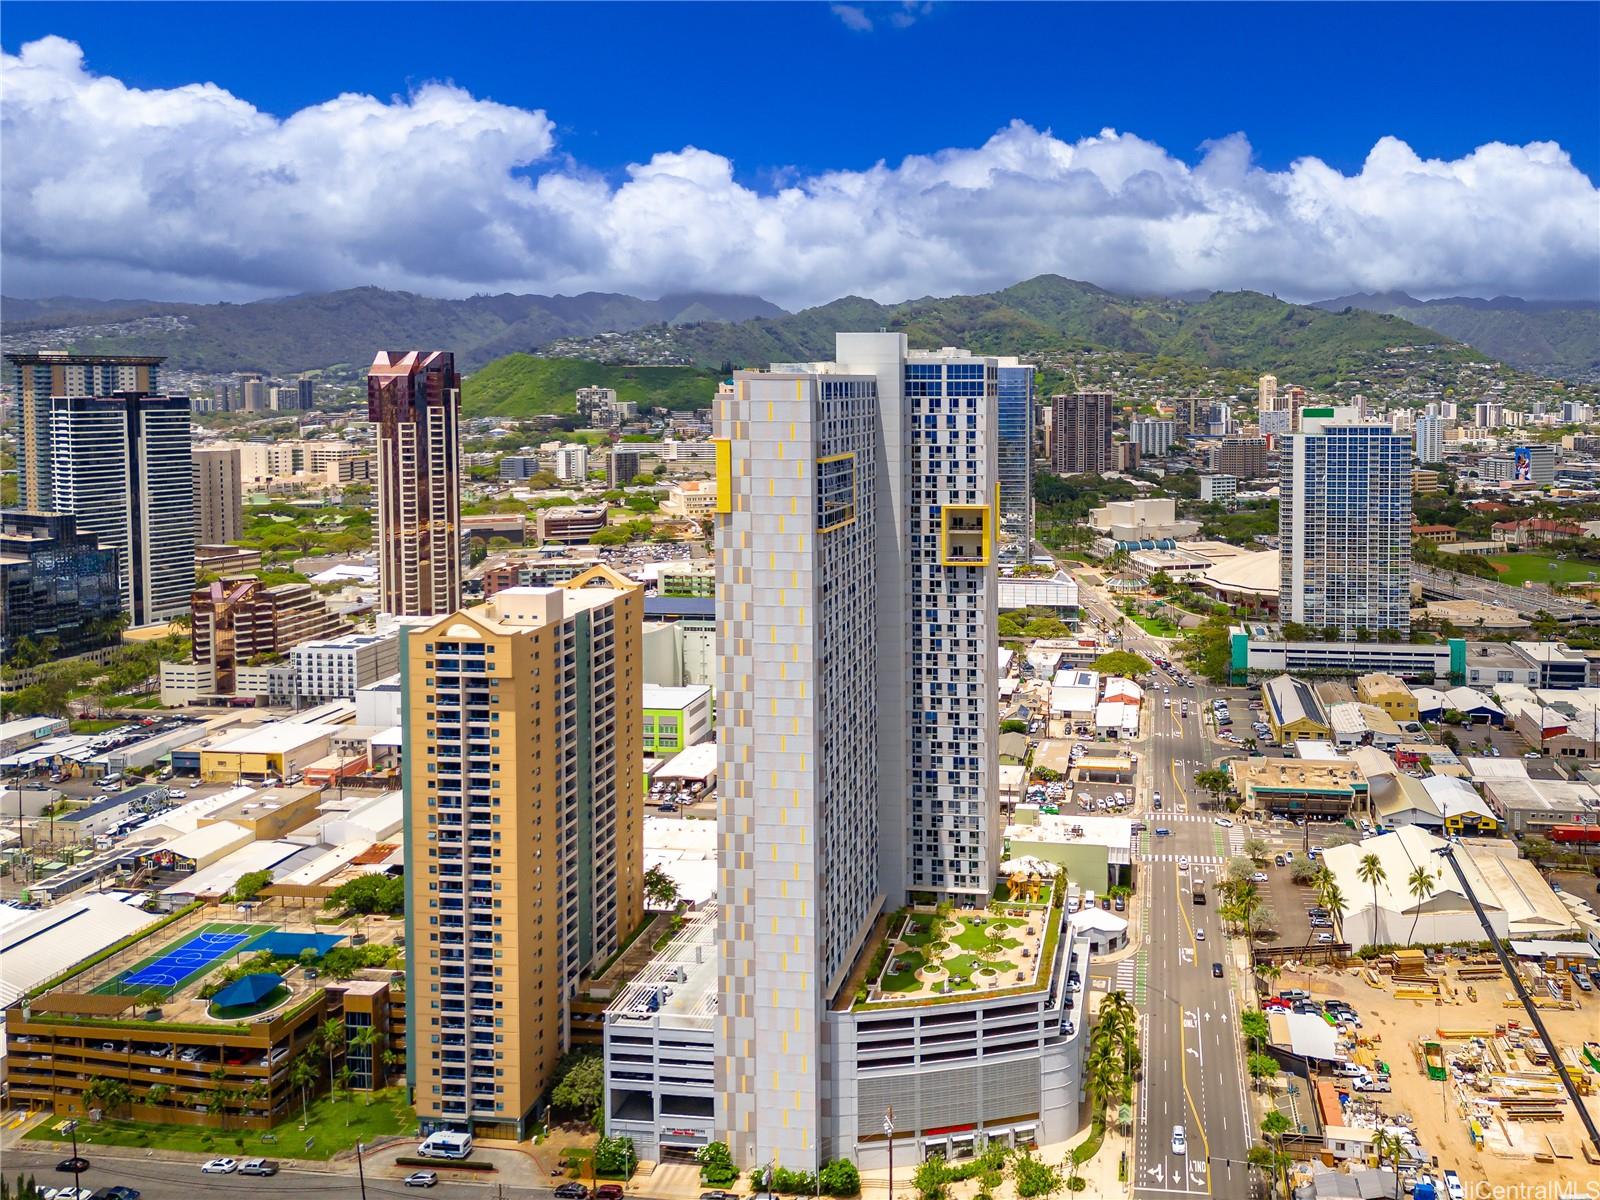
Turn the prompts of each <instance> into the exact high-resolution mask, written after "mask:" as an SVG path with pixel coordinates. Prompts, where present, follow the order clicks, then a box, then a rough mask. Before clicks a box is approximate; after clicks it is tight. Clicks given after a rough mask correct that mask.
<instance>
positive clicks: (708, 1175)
mask: <svg viewBox="0 0 1600 1200" xmlns="http://www.w3.org/2000/svg"><path fill="white" fill-rule="evenodd" d="M694 1159H695V1162H697V1163H699V1164H700V1182H701V1183H703V1184H707V1185H709V1186H710V1187H725V1186H726V1185H728V1184H730V1183H732V1182H733V1181H734V1180H735V1179H737V1178H739V1168H738V1167H736V1166H734V1165H733V1152H732V1151H731V1150H729V1149H728V1143H727V1142H708V1143H706V1144H705V1145H704V1146H701V1147H700V1149H698V1150H696V1151H695V1153H694Z"/></svg>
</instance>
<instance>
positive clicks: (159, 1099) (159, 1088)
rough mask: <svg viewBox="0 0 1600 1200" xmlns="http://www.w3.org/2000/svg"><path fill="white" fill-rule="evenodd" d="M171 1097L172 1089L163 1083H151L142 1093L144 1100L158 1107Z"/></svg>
mask: <svg viewBox="0 0 1600 1200" xmlns="http://www.w3.org/2000/svg"><path fill="white" fill-rule="evenodd" d="M170 1099H172V1089H171V1088H170V1087H168V1086H167V1085H166V1084H164V1083H157V1084H153V1085H152V1086H151V1087H150V1089H149V1090H148V1091H146V1092H145V1094H144V1102H145V1103H146V1104H153V1105H155V1106H156V1107H157V1108H160V1107H161V1106H162V1105H164V1104H165V1103H166V1102H167V1101H168V1100H170Z"/></svg>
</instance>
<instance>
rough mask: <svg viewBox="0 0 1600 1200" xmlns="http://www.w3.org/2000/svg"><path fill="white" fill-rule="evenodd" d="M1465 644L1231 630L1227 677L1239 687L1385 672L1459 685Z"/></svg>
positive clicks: (1249, 627)
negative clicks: (1278, 678) (1270, 678)
mask: <svg viewBox="0 0 1600 1200" xmlns="http://www.w3.org/2000/svg"><path fill="white" fill-rule="evenodd" d="M1466 661H1467V642H1466V640H1465V639H1463V638H1449V639H1447V640H1444V641H1440V642H1435V643H1430V644H1422V645H1418V644H1413V643H1410V642H1320V641H1288V640H1286V639H1284V638H1283V637H1282V636H1281V634H1280V632H1279V631H1278V630H1277V629H1275V628H1274V627H1271V626H1268V625H1253V624H1244V625H1236V626H1235V627H1234V629H1233V633H1232V638H1231V647H1230V657H1229V674H1230V677H1231V679H1232V682H1233V683H1234V684H1235V685H1241V684H1245V683H1248V682H1249V681H1250V680H1251V679H1252V678H1259V677H1260V676H1262V675H1276V674H1280V673H1283V672H1288V673H1290V674H1294V675H1301V676H1317V675H1334V676H1350V675H1357V674H1360V673H1362V672H1364V671H1381V672H1383V673H1385V674H1389V675H1397V676H1399V677H1400V678H1402V679H1411V680H1423V681H1426V682H1429V683H1432V682H1434V681H1440V682H1445V681H1453V680H1460V679H1463V678H1465V676H1466Z"/></svg>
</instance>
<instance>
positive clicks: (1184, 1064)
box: [1178, 918, 1211, 1196]
mask: <svg viewBox="0 0 1600 1200" xmlns="http://www.w3.org/2000/svg"><path fill="white" fill-rule="evenodd" d="M1185 919H1186V920H1187V918H1185ZM1191 936H1192V934H1191ZM1178 1048H1179V1051H1180V1053H1179V1055H1178V1073H1179V1075H1180V1077H1181V1078H1182V1080H1183V1095H1184V1099H1186V1100H1188V1102H1189V1111H1190V1112H1191V1113H1193V1114H1194V1124H1195V1128H1196V1129H1198V1130H1199V1131H1200V1148H1201V1149H1202V1150H1203V1151H1205V1168H1206V1185H1205V1193H1206V1195H1208V1196H1209V1195H1210V1194H1211V1142H1210V1141H1209V1140H1208V1139H1207V1138H1206V1127H1205V1125H1204V1124H1203V1123H1202V1121H1201V1119H1200V1107H1199V1106H1198V1105H1197V1104H1195V1102H1194V1093H1193V1092H1191V1091H1190V1090H1189V1054H1188V1049H1189V1047H1188V1038H1187V1037H1185V1035H1184V1029H1183V1022H1181V1021H1180V1022H1179V1023H1178ZM1195 1057H1196V1058H1199V1057H1200V1055H1199V1054H1196V1055H1195Z"/></svg>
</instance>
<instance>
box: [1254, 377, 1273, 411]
mask: <svg viewBox="0 0 1600 1200" xmlns="http://www.w3.org/2000/svg"><path fill="white" fill-rule="evenodd" d="M1277 411H1278V377H1277V376H1276V375H1263V376H1262V377H1261V378H1260V379H1258V380H1256V412H1257V413H1258V414H1260V413H1268V412H1277Z"/></svg>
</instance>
